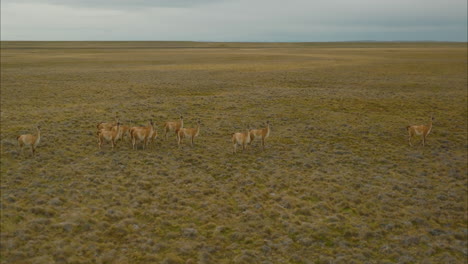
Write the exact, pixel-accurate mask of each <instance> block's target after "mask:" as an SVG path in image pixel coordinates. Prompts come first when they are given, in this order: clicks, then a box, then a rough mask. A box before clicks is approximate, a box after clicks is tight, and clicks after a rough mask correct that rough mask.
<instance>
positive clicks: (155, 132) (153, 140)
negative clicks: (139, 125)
mask: <svg viewBox="0 0 468 264" xmlns="http://www.w3.org/2000/svg"><path fill="white" fill-rule="evenodd" d="M156 138H158V131H156V129H154V128H153V133H152V135H151V142H148V144H152V145H154V144H156Z"/></svg>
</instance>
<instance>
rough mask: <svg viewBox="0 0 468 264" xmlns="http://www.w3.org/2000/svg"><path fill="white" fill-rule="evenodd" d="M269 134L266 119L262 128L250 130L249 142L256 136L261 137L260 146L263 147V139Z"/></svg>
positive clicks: (268, 125)
mask: <svg viewBox="0 0 468 264" xmlns="http://www.w3.org/2000/svg"><path fill="white" fill-rule="evenodd" d="M269 136H270V121H266V127H265V128H262V129H252V130H250V143H249V144H252V141H254V139H256V138H261V139H262V148H263V149H265V139H266V138H267V137H269Z"/></svg>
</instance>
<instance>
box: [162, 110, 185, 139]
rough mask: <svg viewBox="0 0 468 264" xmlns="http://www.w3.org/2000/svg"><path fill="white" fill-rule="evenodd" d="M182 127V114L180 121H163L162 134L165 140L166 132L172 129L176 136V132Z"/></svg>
mask: <svg viewBox="0 0 468 264" xmlns="http://www.w3.org/2000/svg"><path fill="white" fill-rule="evenodd" d="M183 127H184V118H183V117H182V115H181V116H180V121H172V122H166V123H164V136H165V137H166V140H167V132H171V131H174V132H175V133H176V136H177V132H178V131H179V129H181V128H183Z"/></svg>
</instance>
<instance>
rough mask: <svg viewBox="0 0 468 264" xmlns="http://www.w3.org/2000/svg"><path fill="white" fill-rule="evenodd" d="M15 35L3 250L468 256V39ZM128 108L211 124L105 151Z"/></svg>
mask: <svg viewBox="0 0 468 264" xmlns="http://www.w3.org/2000/svg"><path fill="white" fill-rule="evenodd" d="M1 44H2V50H1V147H2V148H1V209H2V211H1V212H2V215H1V216H2V217H1V222H0V223H1V251H0V253H1V254H0V255H1V263H54V262H55V263H91V262H92V263H363V262H365V263H463V262H465V261H466V258H467V254H468V250H467V234H468V229H467V165H466V161H467V147H468V145H467V75H466V73H467V50H466V43H462V44H451V43H336V44H326V43H313V44H309V43H298V44H281V43H272V44H255V43H227V44H226V43H184V42H180V43H171V42H162V43H152V42H129V43H126V42H122V43H118V42H117V43H114V42H104V43H94V42H88V43H62V42H50V43H49V42H43V43H40V42H39V43H29V42H2V43H1ZM116 111H119V113H120V115H121V121H122V122H123V123H124V124H125V125H140V124H142V125H144V124H146V123H147V121H148V120H149V119H151V118H152V119H153V120H154V121H155V122H157V124H158V133H159V134H160V136H161V133H162V132H163V131H162V129H161V126H162V124H163V123H164V122H165V121H169V120H177V118H178V116H179V115H180V114H182V115H184V121H185V126H186V127H195V125H196V123H195V122H196V120H197V119H198V118H199V119H201V121H202V125H201V132H200V136H199V137H197V138H196V140H195V146H194V147H193V148H190V146H189V144H188V142H185V144H184V145H183V146H182V147H181V148H180V149H178V147H177V143H176V139H175V136H171V139H170V140H169V141H164V140H161V139H158V141H157V143H156V145H155V147H153V148H151V149H147V150H142V149H139V150H137V151H133V150H131V144H130V142H121V143H119V145H118V146H117V149H116V150H115V151H112V150H111V148H110V145H106V146H105V147H104V148H103V150H102V151H99V150H98V145H97V138H96V135H95V126H96V124H97V123H98V122H101V121H112V120H113V116H114V113H115V112H116ZM431 113H433V114H434V117H435V122H434V128H433V131H432V133H431V134H430V135H429V137H428V139H427V145H426V147H425V148H423V147H422V146H420V145H419V144H416V146H415V147H412V148H410V147H409V146H408V144H407V141H406V135H407V134H406V131H405V127H406V126H407V125H409V124H419V123H421V124H424V123H427V122H428V121H429V118H430V114H431ZM266 120H270V121H271V123H272V132H271V135H270V138H268V139H267V149H266V151H264V152H262V151H261V146H260V142H258V141H257V142H255V144H254V146H253V147H252V148H251V149H250V150H249V151H247V152H244V153H238V154H237V155H233V154H232V153H231V151H232V149H231V147H232V146H231V144H230V135H231V133H233V132H237V131H242V130H244V129H245V127H246V126H248V125H251V126H252V127H260V126H263V124H264V121H266ZM37 123H40V124H41V126H42V142H41V144H40V145H39V147H38V148H37V156H36V157H35V158H32V157H30V155H28V154H26V155H24V156H21V155H19V151H18V147H17V145H16V142H15V138H16V137H15V136H16V135H19V134H22V133H26V132H27V133H32V132H34V127H35V125H36V124H37ZM25 153H27V152H25Z"/></svg>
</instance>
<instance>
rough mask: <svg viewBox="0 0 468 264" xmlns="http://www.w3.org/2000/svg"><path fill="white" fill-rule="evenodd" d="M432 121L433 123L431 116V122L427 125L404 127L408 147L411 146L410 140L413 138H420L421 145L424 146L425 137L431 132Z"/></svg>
mask: <svg viewBox="0 0 468 264" xmlns="http://www.w3.org/2000/svg"><path fill="white" fill-rule="evenodd" d="M432 121H434V117H433V116H431V121H430V122H429V124H428V125H413V126H407V127H406V130H407V131H408V143H409V145H410V146H413V144H412V143H411V138H413V137H414V136H422V145H423V146H424V145H425V144H426V137H427V135H429V133H431V130H432Z"/></svg>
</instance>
